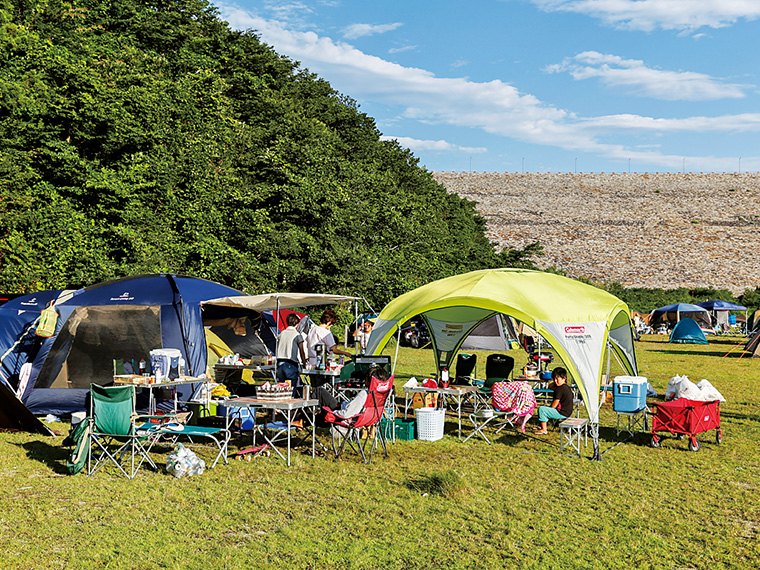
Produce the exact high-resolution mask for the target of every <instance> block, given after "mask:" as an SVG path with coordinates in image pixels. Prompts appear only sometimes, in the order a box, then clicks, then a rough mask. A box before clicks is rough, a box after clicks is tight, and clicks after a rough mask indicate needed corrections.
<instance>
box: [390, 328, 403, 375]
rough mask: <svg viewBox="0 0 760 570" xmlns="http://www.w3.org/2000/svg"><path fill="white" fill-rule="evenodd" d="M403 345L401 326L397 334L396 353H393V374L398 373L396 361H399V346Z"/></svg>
mask: <svg viewBox="0 0 760 570" xmlns="http://www.w3.org/2000/svg"><path fill="white" fill-rule="evenodd" d="M399 346H401V327H399V328H398V334H397V335H396V354H394V355H393V365H392V366H391V376H395V375H396V363H397V362H398V347H399Z"/></svg>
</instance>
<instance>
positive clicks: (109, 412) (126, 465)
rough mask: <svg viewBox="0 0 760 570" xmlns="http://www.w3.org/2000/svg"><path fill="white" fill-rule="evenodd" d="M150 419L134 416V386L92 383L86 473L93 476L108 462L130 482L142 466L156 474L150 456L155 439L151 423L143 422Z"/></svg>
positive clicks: (154, 465) (155, 467)
mask: <svg viewBox="0 0 760 570" xmlns="http://www.w3.org/2000/svg"><path fill="white" fill-rule="evenodd" d="M151 417H152V416H138V415H137V414H136V413H135V388H134V386H111V387H105V386H98V385H97V384H91V385H90V418H89V422H90V433H89V435H88V438H89V445H88V452H87V474H88V475H94V474H95V473H97V472H98V471H99V470H100V469H101V468H103V467H104V466H105V465H107V464H108V463H113V464H114V465H115V466H116V467H117V468H118V470H119V471H121V473H122V474H124V476H126V477H127V479H133V478H134V477H135V474H136V473H137V471H138V469H140V467H141V466H142V464H143V463H147V465H148V467H149V468H151V469H152V470H154V471H158V467H157V466H156V464H155V463H154V461H153V460H152V459H151V457H150V450H151V448H152V447H153V444H154V443H155V442H156V439H157V436H156V434H155V433H154V428H153V427H151V426H152V425H153V424H149V423H147V424H146V423H145V421H146V420H148V419H150V418H151ZM138 426H140V427H139V429H138Z"/></svg>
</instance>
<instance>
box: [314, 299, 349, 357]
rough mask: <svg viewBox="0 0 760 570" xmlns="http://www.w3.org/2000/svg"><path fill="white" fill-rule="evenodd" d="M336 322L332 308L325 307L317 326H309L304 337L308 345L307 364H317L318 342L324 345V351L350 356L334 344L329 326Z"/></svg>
mask: <svg viewBox="0 0 760 570" xmlns="http://www.w3.org/2000/svg"><path fill="white" fill-rule="evenodd" d="M337 322H338V315H337V314H336V313H335V311H333V310H332V309H327V310H326V311H325V312H324V313H322V316H321V317H320V319H319V326H316V327H311V330H310V331H309V334H308V335H307V337H306V342H307V344H308V345H309V364H313V365H315V366H316V365H317V364H319V359H318V358H317V351H316V346H317V345H319V344H323V345H325V350H326V352H332V353H333V354H342V355H344V356H351V353H350V352H346V351H345V350H342V349H340V348H338V347H337V346H336V343H335V337H334V336H333V334H332V333H331V332H330V327H332V326H333V325H334V324H335V323H337Z"/></svg>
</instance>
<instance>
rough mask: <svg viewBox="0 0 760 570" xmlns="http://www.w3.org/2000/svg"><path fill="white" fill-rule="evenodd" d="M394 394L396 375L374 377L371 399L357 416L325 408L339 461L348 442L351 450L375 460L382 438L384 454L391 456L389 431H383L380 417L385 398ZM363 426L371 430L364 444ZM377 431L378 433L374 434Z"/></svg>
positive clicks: (370, 393)
mask: <svg viewBox="0 0 760 570" xmlns="http://www.w3.org/2000/svg"><path fill="white" fill-rule="evenodd" d="M391 394H393V376H391V377H390V378H388V379H387V380H379V379H378V378H375V377H374V376H373V377H372V379H371V381H370V385H369V390H368V391H367V400H366V401H365V403H364V407H363V408H362V410H361V411H360V412H359V413H358V414H357V415H355V416H352V417H349V418H345V417H342V416H341V415H340V410H335V411H332V410H330V409H328V408H325V412H326V415H325V421H326V422H327V423H328V424H332V429H331V431H332V433H333V438H332V440H333V452H334V453H335V461H337V460H338V459H339V458H340V456H341V455H342V454H343V449H344V448H345V447H346V443H348V445H349V446H350V447H351V449H353V450H354V451H358V452H359V454H361V456H362V459H363V460H364V463H372V454H373V452H374V451H375V449H376V448H377V442H378V440H380V444H381V445H382V447H383V454H384V455H385V457H386V458H387V457H388V448H387V447H386V441H385V434H383V430H382V429H381V427H380V420H381V419H382V417H383V410H384V409H385V401H386V400H387V399H388V396H390V395H391ZM363 428H366V429H367V430H368V435H367V437H365V438H364V443H362V437H361V434H362V429H363ZM373 428H374V429H373ZM373 431H374V434H371V432H373ZM370 434H371V435H370ZM338 439H340V440H341V441H340V445H338V442H337V440H338ZM370 441H371V442H372V445H371V446H370V449H369V461H368V460H367V454H366V447H367V446H368V445H369V442H370Z"/></svg>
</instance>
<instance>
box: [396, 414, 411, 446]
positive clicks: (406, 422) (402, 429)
mask: <svg viewBox="0 0 760 570" xmlns="http://www.w3.org/2000/svg"><path fill="white" fill-rule="evenodd" d="M415 427H416V426H415V421H414V419H404V418H396V419H395V420H394V428H395V430H396V439H398V440H400V441H414V439H415V433H414V432H415V431H416V429H415Z"/></svg>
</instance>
